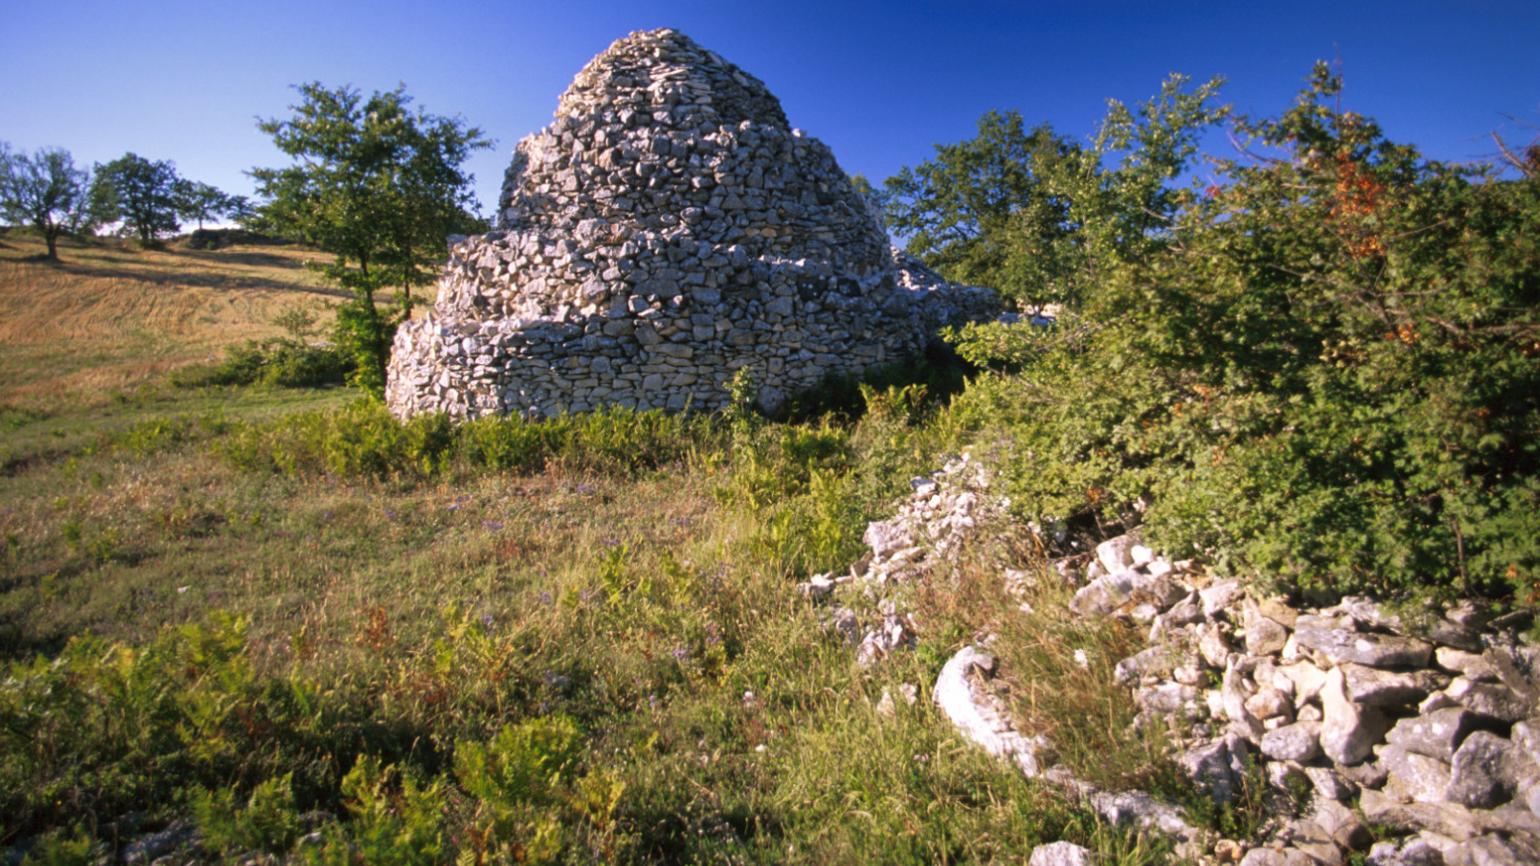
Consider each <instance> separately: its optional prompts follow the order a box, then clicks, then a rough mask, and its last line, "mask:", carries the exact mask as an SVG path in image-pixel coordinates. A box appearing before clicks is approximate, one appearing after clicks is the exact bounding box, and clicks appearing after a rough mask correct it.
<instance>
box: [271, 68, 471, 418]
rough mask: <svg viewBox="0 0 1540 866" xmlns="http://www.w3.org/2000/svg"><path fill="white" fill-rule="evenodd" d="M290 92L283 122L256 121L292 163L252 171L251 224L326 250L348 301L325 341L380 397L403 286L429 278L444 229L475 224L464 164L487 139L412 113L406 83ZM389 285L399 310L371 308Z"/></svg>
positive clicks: (312, 86) (454, 123)
mask: <svg viewBox="0 0 1540 866" xmlns="http://www.w3.org/2000/svg"><path fill="white" fill-rule="evenodd" d="M297 89H298V90H299V93H300V96H301V101H300V104H298V105H295V106H292V109H293V111H294V115H293V117H291V118H289V119H287V120H278V119H272V120H265V121H263V122H262V123H261V124H259V126H260V128H261V130H262V131H263V132H265V133H267V134H268V135H271V136H272V137H273V141H274V143H275V144H277V145H278V148H279V150H281V151H283V152H284V153H285V154H286V155H288V156H290V157H293V158H294V160H295V162H294V163H293V164H292V165H289V166H287V167H283V168H257V169H253V170H252V172H251V176H252V177H253V178H254V179H255V180H256V182H257V190H258V192H259V193H260V194H261V195H262V196H263V198H264V199H265V202H264V203H263V205H262V207H261V210H260V214H259V215H258V216H257V217H255V218H254V219H253V220H252V221H251V223H252V225H255V226H257V227H258V228H260V229H261V230H263V231H268V232H271V233H274V234H278V235H282V236H284V237H291V238H295V239H298V240H302V241H304V242H306V243H310V244H314V245H315V246H317V247H320V248H321V249H323V250H325V251H327V252H329V253H332V254H334V255H335V256H336V261H335V262H333V263H332V264H331V265H329V266H328V267H326V268H325V271H326V273H327V274H328V275H329V276H330V277H331V278H333V279H334V280H336V281H337V282H339V283H340V284H341V285H343V286H344V287H346V288H348V289H350V290H352V291H353V293H354V297H353V298H352V299H351V300H350V301H348V302H347V303H345V304H342V305H341V306H339V307H338V308H337V320H336V325H335V327H334V329H333V336H332V339H333V340H334V341H335V342H336V344H337V346H338V349H339V350H340V351H341V352H342V353H343V355H344V356H345V357H347V358H348V359H349V363H350V366H351V372H350V373H349V381H350V382H351V383H352V384H355V385H357V386H359V387H361V388H363V389H364V390H366V391H368V392H370V393H372V394H374V395H375V396H379V395H381V394H383V393H384V388H385V365H386V363H387V362H388V361H389V359H390V343H391V339H392V338H393V337H394V335H395V330H396V326H397V325H398V324H400V322H401V321H402V320H403V319H404V318H405V316H406V314H407V313H408V312H409V311H410V306H411V291H412V287H413V286H418V285H422V284H424V283H426V282H428V281H430V280H431V279H432V277H433V269H432V268H433V265H434V264H435V263H437V262H438V261H440V260H441V259H442V258H443V251H444V238H445V237H446V236H447V235H450V234H454V233H458V232H464V231H467V230H469V229H471V228H473V227H474V226H475V224H477V223H478V222H479V220H478V218H477V217H476V216H475V215H474V213H473V212H474V210H475V206H476V205H475V198H474V195H473V194H472V192H471V184H472V182H473V181H474V178H473V177H472V176H471V175H470V174H469V173H467V172H465V170H464V168H463V165H464V163H465V160H466V159H467V158H468V157H469V156H470V154H471V153H472V152H473V151H475V150H478V149H481V148H485V147H490V146H491V142H489V141H488V140H487V139H486V138H484V137H483V136H482V133H481V130H479V129H477V128H475V127H471V126H467V125H466V124H465V122H464V121H463V120H461V119H460V118H457V117H442V116H439V115H434V114H429V113H427V112H425V111H420V110H419V111H416V112H413V111H411V110H410V108H409V105H410V103H411V97H409V96H407V95H406V91H405V89H404V88H399V87H398V88H397V89H395V90H393V91H390V92H387V93H378V92H377V93H375V94H373V95H372V96H370V97H369V98H368V99H364V98H363V96H362V94H360V93H359V92H358V91H357V90H355V89H354V88H351V87H339V88H336V89H330V88H327V87H325V86H323V85H321V84H320V83H319V82H310V83H308V84H304V85H301V86H300V87H298V88H297ZM391 285H399V286H400V287H401V288H402V289H403V299H402V300H403V303H402V308H401V309H400V310H399V311H388V310H382V309H380V307H379V306H378V305H377V304H376V303H375V294H376V292H378V291H379V290H380V289H381V288H383V287H386V286H391Z"/></svg>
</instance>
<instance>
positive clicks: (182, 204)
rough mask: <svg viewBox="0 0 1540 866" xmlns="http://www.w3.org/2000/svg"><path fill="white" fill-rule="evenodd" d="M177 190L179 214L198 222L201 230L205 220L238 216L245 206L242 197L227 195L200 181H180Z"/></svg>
mask: <svg viewBox="0 0 1540 866" xmlns="http://www.w3.org/2000/svg"><path fill="white" fill-rule="evenodd" d="M175 189H176V209H177V214H178V215H179V216H181V217H182V218H183V219H189V220H194V221H196V222H197V223H198V228H200V229H201V228H203V221H204V220H215V219H219V218H220V217H224V216H237V215H239V213H240V212H241V210H242V208H243V206H244V204H243V202H244V200H243V199H241V197H240V196H232V195H227V194H225V193H224V192H222V191H220V189H219V188H218V187H215V186H212V185H210V184H206V183H201V182H198V181H190V180H179V181H177V183H176V188H175Z"/></svg>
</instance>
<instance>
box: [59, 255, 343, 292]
mask: <svg viewBox="0 0 1540 866" xmlns="http://www.w3.org/2000/svg"><path fill="white" fill-rule="evenodd" d="M61 270H64V271H67V272H69V273H71V274H74V275H78V276H82V277H97V278H101V279H119V280H138V281H140V282H145V283H154V284H156V285H161V286H192V287H197V288H207V289H216V290H220V289H256V290H259V291H269V292H285V293H290V294H304V295H319V296H321V297H327V298H351V297H352V294H351V293H349V292H348V291H347V290H346V289H341V288H330V287H326V286H300V285H295V284H294V283H287V282H283V281H281V280H273V279H268V278H265V277H242V276H225V275H218V274H204V273H198V272H196V271H179V272H169V271H167V272H158V271H153V270H144V271H137V270H128V269H116V268H103V267H95V266H92V265H84V264H79V263H77V262H70V261H66V262H63V263H62V266H61Z"/></svg>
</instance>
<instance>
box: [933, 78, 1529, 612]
mask: <svg viewBox="0 0 1540 866" xmlns="http://www.w3.org/2000/svg"><path fill="white" fill-rule="evenodd" d="M1339 88H1340V82H1338V81H1337V80H1336V79H1335V78H1333V77H1332V76H1331V75H1330V74H1329V73H1328V72H1327V71H1326V70H1325V69H1324V67H1323V68H1322V69H1320V70H1318V72H1317V75H1316V77H1315V79H1314V81H1313V82H1312V85H1311V88H1310V89H1309V90H1307V91H1306V92H1305V93H1304V94H1303V95H1302V97H1301V98H1300V100H1299V101H1298V102H1297V103H1296V105H1295V106H1294V108H1292V109H1291V110H1290V111H1288V112H1287V113H1286V114H1284V115H1283V116H1282V117H1281V118H1279V119H1277V120H1267V121H1250V120H1245V119H1242V120H1240V121H1238V126H1239V130H1240V132H1241V134H1242V135H1243V136H1245V137H1246V138H1247V139H1248V140H1249V141H1250V142H1251V147H1253V148H1255V149H1257V150H1258V151H1259V152H1264V153H1266V154H1267V158H1266V159H1263V158H1251V157H1249V156H1246V155H1243V156H1241V157H1239V158H1235V159H1230V160H1222V161H1219V162H1218V164H1217V171H1218V173H1219V180H1218V182H1217V183H1215V184H1214V185H1212V186H1210V187H1208V188H1206V189H1201V190H1195V191H1187V192H1185V193H1182V194H1181V195H1179V196H1178V197H1177V198H1176V199H1175V200H1176V201H1179V202H1180V203H1181V208H1180V209H1179V210H1178V211H1177V212H1175V213H1174V214H1173V215H1172V223H1171V228H1170V229H1169V231H1168V232H1167V233H1165V234H1164V235H1163V236H1161V237H1157V240H1161V239H1162V238H1163V240H1162V242H1161V243H1159V244H1156V245H1154V246H1153V247H1151V248H1150V249H1147V250H1144V251H1143V252H1141V253H1139V254H1138V255H1133V256H1127V255H1119V256H1110V257H1107V258H1106V259H1104V260H1103V261H1102V262H1101V263H1100V265H1101V266H1100V270H1099V272H1100V273H1101V275H1102V280H1101V282H1100V283H1099V285H1098V286H1097V287H1096V289H1095V290H1094V291H1090V292H1088V293H1087V297H1086V300H1085V303H1084V306H1083V307H1081V308H1080V309H1078V310H1074V311H1071V313H1070V314H1069V315H1067V316H1065V317H1064V318H1063V319H1062V320H1061V322H1060V323H1059V324H1058V325H1057V326H1055V327H1054V328H1050V329H1040V328H1037V327H1034V326H1030V325H1015V326H1004V325H993V326H986V327H978V328H971V329H963V330H961V331H959V332H958V333H957V334H955V335H954V336H955V338H956V339H958V340H959V343H960V347H959V351H960V352H961V353H962V354H963V356H964V357H965V358H969V359H970V360H974V361H979V362H985V363H992V364H995V365H998V366H1000V367H1002V368H1003V369H1004V370H1005V371H1007V372H1006V373H1005V374H1003V375H997V376H992V377H988V378H987V379H986V380H983V381H982V382H980V383H978V386H977V387H976V388H974V389H972V391H971V392H970V393H969V394H968V395H965V397H964V398H963V399H962V400H961V401H960V405H959V407H958V411H959V412H960V413H962V414H964V415H966V416H967V417H968V418H970V419H971V422H970V423H975V424H977V425H978V426H979V427H980V428H988V427H993V428H995V430H996V431H997V434H996V436H997V438H998V436H1005V437H1007V438H1008V439H1010V440H1011V442H1012V446H1011V449H1010V451H1011V455H1012V456H1011V467H1010V470H1009V483H1010V487H1011V493H1012V495H1013V498H1014V500H1015V503H1016V506H1017V508H1018V509H1019V510H1020V511H1021V512H1022V513H1023V514H1024V515H1028V516H1030V517H1032V518H1034V519H1038V520H1040V521H1043V522H1044V523H1045V524H1046V525H1050V526H1058V527H1060V528H1073V527H1075V526H1077V525H1078V526H1080V527H1082V528H1086V529H1090V528H1091V523H1092V521H1093V520H1094V519H1101V520H1104V521H1106V522H1109V523H1111V524H1113V526H1114V527H1115V526H1117V525H1122V524H1123V523H1124V522H1125V521H1126V520H1128V519H1130V518H1131V517H1133V515H1134V514H1135V512H1136V511H1138V510H1141V509H1143V510H1144V514H1143V518H1142V521H1143V523H1144V524H1145V526H1146V530H1147V533H1148V534H1149V536H1150V537H1151V538H1152V539H1153V540H1154V541H1155V542H1157V543H1158V544H1160V545H1163V546H1165V547H1167V548H1169V549H1170V550H1171V552H1173V553H1175V554H1177V555H1186V554H1188V553H1191V552H1198V553H1203V554H1207V555H1209V556H1210V557H1212V558H1214V559H1215V560H1216V561H1218V562H1219V563H1220V565H1221V566H1222V567H1224V568H1228V569H1230V570H1232V571H1235V572H1237V573H1240V574H1245V575H1251V576H1255V577H1257V578H1259V579H1261V580H1262V581H1263V582H1264V583H1265V584H1267V585H1269V586H1271V587H1274V588H1278V589H1283V590H1287V591H1292V592H1295V593H1299V594H1303V595H1306V596H1309V597H1312V598H1320V599H1327V598H1331V597H1335V596H1337V595H1340V594H1342V593H1347V592H1357V591H1369V592H1373V593H1376V594H1379V595H1383V596H1438V597H1449V596H1452V595H1455V594H1461V593H1480V594H1486V595H1490V596H1498V597H1511V598H1514V599H1515V600H1516V601H1517V602H1518V603H1521V604H1528V605H1533V604H1535V603H1536V601H1537V600H1540V599H1537V597H1536V595H1535V587H1536V570H1537V568H1540V542H1537V541H1536V540H1535V539H1536V538H1540V533H1537V530H1540V507H1537V506H1540V479H1537V475H1536V470H1537V469H1540V439H1537V438H1536V437H1535V436H1534V431H1535V430H1537V429H1540V342H1537V338H1540V318H1537V315H1536V313H1537V306H1540V264H1537V263H1540V180H1537V179H1535V178H1525V179H1519V180H1502V179H1497V178H1494V177H1491V176H1488V175H1483V174H1481V173H1479V172H1477V173H1473V172H1471V171H1469V170H1466V169H1461V168H1457V167H1451V166H1446V165H1443V164H1440V163H1437V162H1432V161H1428V160H1425V159H1423V158H1422V157H1421V156H1420V155H1419V154H1418V153H1417V152H1416V151H1415V150H1414V149H1412V148H1410V147H1407V146H1403V145H1398V144H1393V143H1391V142H1388V141H1386V140H1385V139H1384V137H1383V136H1382V134H1381V133H1380V130H1379V128H1378V127H1377V126H1376V125H1375V124H1374V123H1373V122H1371V121H1369V120H1367V119H1366V118H1363V117H1360V116H1358V115H1354V114H1352V113H1350V112H1341V111H1339V110H1337V109H1336V108H1334V107H1333V106H1334V103H1335V100H1336V97H1337V94H1338V91H1339ZM1158 138H1159V136H1152V137H1151V140H1156V139H1158ZM1248 153H1249V152H1248ZM1109 182H1114V181H1109Z"/></svg>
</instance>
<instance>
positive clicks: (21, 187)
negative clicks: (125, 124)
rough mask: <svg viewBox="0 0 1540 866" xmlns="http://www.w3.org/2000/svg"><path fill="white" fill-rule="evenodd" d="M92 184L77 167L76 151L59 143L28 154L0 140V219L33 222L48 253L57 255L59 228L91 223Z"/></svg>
mask: <svg viewBox="0 0 1540 866" xmlns="http://www.w3.org/2000/svg"><path fill="white" fill-rule="evenodd" d="M90 186H91V176H90V174H89V173H88V172H86V171H84V170H82V169H77V168H75V160H74V157H72V156H70V152H69V151H67V150H64V149H63V148H57V147H55V148H42V149H39V150H38V151H36V152H35V153H33V154H31V155H30V156H29V155H27V154H25V153H16V152H13V151H12V150H11V148H10V146H9V145H7V144H6V143H5V142H0V219H4V220H6V221H7V222H9V223H12V224H18V225H31V226H32V227H33V228H34V229H36V230H37V232H38V234H41V235H42V236H43V240H44V242H46V243H47V244H48V257H49V258H50V259H55V260H57V259H58V258H59V251H58V240H59V236H60V235H61V234H73V233H75V232H79V231H84V230H87V229H89V228H90V227H91V224H92V222H93V214H92V212H91V207H90V196H89V195H88V190H89V189H90Z"/></svg>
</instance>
